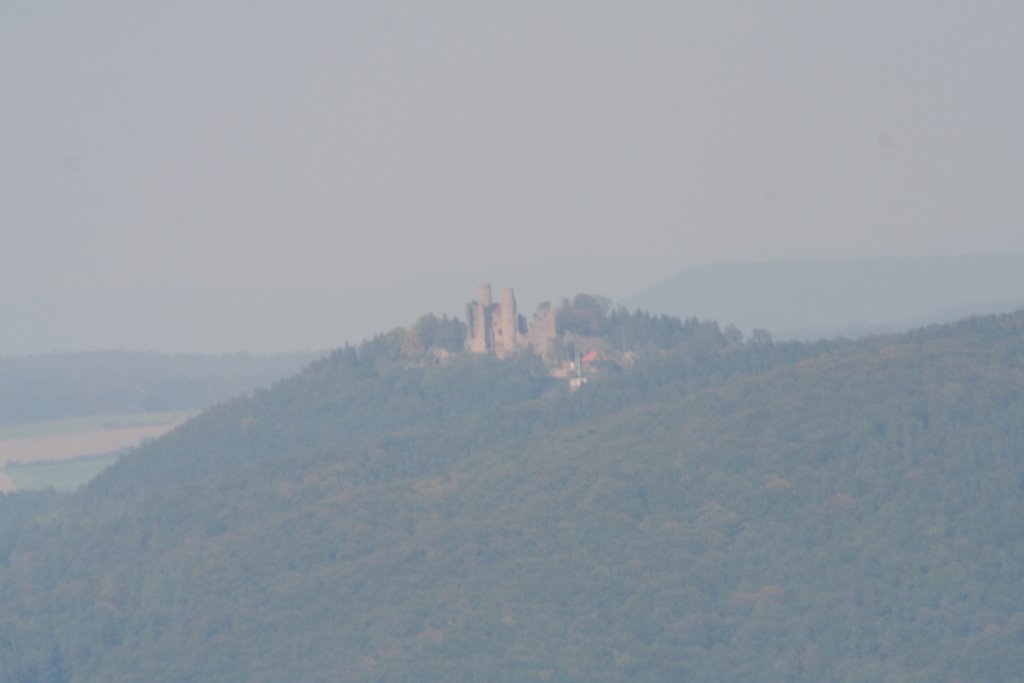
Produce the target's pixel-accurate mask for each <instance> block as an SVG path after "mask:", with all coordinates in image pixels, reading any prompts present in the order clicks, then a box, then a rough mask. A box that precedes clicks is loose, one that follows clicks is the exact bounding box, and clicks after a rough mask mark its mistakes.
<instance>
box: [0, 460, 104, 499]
mask: <svg viewBox="0 0 1024 683" xmlns="http://www.w3.org/2000/svg"><path fill="white" fill-rule="evenodd" d="M117 458H118V455H117V454H113V455H106V456H102V457H97V458H79V459H77V460H68V461H66V462H53V463H34V464H32V465H11V466H9V467H8V468H7V469H6V470H4V473H5V474H6V475H7V476H8V477H9V478H10V479H11V481H13V482H14V485H15V486H17V487H18V490H19V491H31V490H41V489H49V488H54V489H57V490H58V491H73V490H75V489H77V488H78V487H79V486H81V485H82V484H85V483H86V482H88V481H89V480H90V479H92V478H93V477H95V476H96V475H97V474H99V473H100V472H102V471H103V470H105V469H106V468H107V467H109V466H111V465H113V464H114V463H115V462H116V461H117Z"/></svg>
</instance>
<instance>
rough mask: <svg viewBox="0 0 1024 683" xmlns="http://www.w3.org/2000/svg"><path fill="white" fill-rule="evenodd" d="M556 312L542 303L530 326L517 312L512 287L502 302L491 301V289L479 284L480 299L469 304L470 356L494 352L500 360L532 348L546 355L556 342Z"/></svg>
mask: <svg viewBox="0 0 1024 683" xmlns="http://www.w3.org/2000/svg"><path fill="white" fill-rule="evenodd" d="M555 335H556V330H555V310H554V309H553V308H552V307H551V305H550V304H546V303H545V304H541V306H540V307H539V308H538V309H537V312H536V313H534V315H533V320H532V321H531V322H530V323H527V321H526V318H524V317H523V316H521V315H519V313H518V311H517V310H516V296H515V293H514V292H513V291H512V289H511V288H505V289H502V290H501V301H499V302H494V301H493V300H492V299H491V286H490V285H489V284H486V285H480V288H479V289H478V290H477V300H476V301H472V302H470V303H469V304H467V305H466V349H467V350H468V351H470V352H471V353H494V354H496V355H497V356H498V357H499V358H504V357H506V356H510V355H512V354H513V353H515V352H516V351H519V350H521V349H526V348H531V347H532V348H533V350H534V351H536V352H537V354H539V355H540V356H542V357H543V356H546V355H547V354H548V351H549V350H550V348H551V343H552V342H553V341H554V340H555Z"/></svg>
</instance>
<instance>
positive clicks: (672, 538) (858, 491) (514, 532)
mask: <svg viewBox="0 0 1024 683" xmlns="http://www.w3.org/2000/svg"><path fill="white" fill-rule="evenodd" d="M584 303H585V304H586V306H584V308H588V307H590V306H591V305H592V304H593V302H592V301H591V302H584ZM573 305H575V301H574V304H573ZM588 310H590V309H589V308H588ZM591 312H593V311H591ZM560 316H561V313H560ZM561 320H562V319H561V317H560V322H561ZM580 320H582V318H580V319H578V320H577V322H575V323H573V324H574V325H576V324H578V325H580V327H578V328H576V329H577V330H578V333H579V334H584V333H585V334H587V335H589V336H594V335H595V334H596V335H599V336H601V337H602V338H603V339H605V340H606V342H607V344H608V345H610V346H612V345H616V344H618V345H620V346H621V344H622V342H621V338H622V337H623V336H625V337H626V339H627V342H626V345H627V346H628V345H629V344H634V345H635V347H634V348H635V349H636V350H637V359H636V362H635V364H634V365H633V366H632V368H631V369H628V370H627V371H623V372H618V373H607V374H606V375H604V376H598V377H596V378H595V380H594V381H592V382H590V383H588V384H587V385H585V386H584V387H583V388H582V389H580V390H579V391H577V392H575V393H570V392H569V391H568V390H567V387H565V386H564V385H563V383H562V382H560V381H557V380H554V379H552V378H551V377H550V376H549V375H548V373H547V369H546V368H545V367H544V365H543V364H542V363H541V362H540V360H539V359H537V358H536V357H533V356H530V355H524V356H521V357H517V358H512V359H508V360H504V361H499V360H497V359H495V358H493V357H489V356H471V355H468V354H455V355H453V356H451V357H450V358H449V359H448V360H447V361H445V362H438V363H421V362H412V361H410V359H409V358H408V353H403V348H407V347H406V344H407V331H405V330H399V331H396V332H395V333H391V334H388V335H382V336H380V337H378V338H375V339H374V340H371V341H369V342H367V343H365V344H363V345H361V346H359V347H346V348H343V349H339V350H337V351H335V352H334V353H333V354H332V355H330V356H329V357H327V358H325V359H323V360H321V361H318V362H316V363H314V364H312V365H310V366H309V367H308V368H307V369H306V370H305V371H303V372H302V373H301V374H299V375H296V376H295V377H292V378H290V379H288V380H286V381H283V382H280V383H278V384H277V385H275V386H274V387H273V388H271V389H269V390H263V391H259V392H256V393H255V394H254V395H252V396H248V397H242V398H238V399H235V400H233V401H229V402H227V403H225V404H222V405H220V406H218V407H216V408H214V409H212V410H209V411H207V412H205V413H203V414H202V415H200V416H198V417H197V418H195V419H193V420H191V421H190V422H188V423H186V424H185V425H184V426H183V427H181V428H179V429H178V430H176V431H175V432H172V433H171V434H170V435H168V436H167V437H165V438H163V439H161V440H158V441H157V442H155V443H152V444H150V445H147V446H145V447H143V448H140V449H138V450H137V451H135V452H134V453H132V454H131V455H129V456H128V457H126V458H124V459H123V460H122V461H121V462H119V463H118V464H117V465H116V466H114V467H112V468H110V469H109V470H107V471H106V472H105V473H104V474H102V475H101V476H100V477H99V478H98V479H97V480H95V481H94V482H92V483H91V484H90V485H88V486H86V487H85V488H83V489H82V490H80V491H78V492H77V493H75V494H73V495H64V496H56V495H53V494H47V495H40V496H33V497H24V496H20V495H16V496H9V497H7V498H5V499H3V500H2V503H3V505H2V506H0V518H2V520H3V523H2V525H0V681H11V682H14V681H17V682H19V683H24V682H29V681H111V680H162V681H279V680H304V681H306V680H309V681H318V680H323V681H328V680H331V681H333V680H353V681H392V680H489V681H491V680H493V681H501V680H508V681H522V680H580V681H584V680H586V681H600V680H608V681H612V680H650V681H678V680H698V681H716V680H719V681H739V682H743V681H750V682H754V681H757V682H759V683H760V682H769V683H770V682H772V681H814V682H817V681H822V680H835V681H851V682H852V681H886V680H891V681H897V680H907V681H910V680H929V681H932V680H934V681H952V680H986V681H995V680H1014V679H1016V678H1019V676H1020V671H1022V670H1024V654H1022V653H1024V597H1022V593H1021V591H1020V586H1021V585H1022V584H1024V533H1022V532H1024V523H1022V522H1021V520H1022V519H1024V495H1022V494H1024V458H1022V457H1021V444H1024V394H1022V387H1024V383H1022V377H1024V334H1022V333H1024V314H1015V315H1012V316H1001V317H991V318H979V319H971V320H968V321H964V322H963V323H960V324H957V325H953V326H944V327H933V328H928V329H924V330H919V331H917V332H914V333H911V334H907V335H903V336H899V337H877V338H871V339H866V340H862V341H858V342H828V343H825V342H823V343H819V344H815V345H806V344H775V343H772V342H771V340H770V338H765V337H763V336H759V337H758V338H756V339H751V340H749V341H747V342H745V343H744V342H743V340H742V338H739V339H738V338H737V337H736V335H735V334H731V333H723V332H722V331H720V330H719V328H718V326H717V325H715V324H714V323H707V322H699V321H695V320H694V321H679V320H673V319H662V318H656V317H652V316H648V315H646V314H643V313H639V312H637V313H627V312H624V311H621V310H612V309H611V308H610V307H605V308H603V309H602V310H601V311H600V315H596V316H591V317H590V318H587V319H586V322H585V323H584V322H580ZM429 325H434V323H432V322H431V323H426V324H425V326H429ZM414 329H415V328H414ZM416 333H417V335H418V340H419V341H420V342H421V343H422V342H423V340H424V339H425V338H427V336H428V335H427V333H423V334H422V335H421V333H420V331H419V330H417V332H416Z"/></svg>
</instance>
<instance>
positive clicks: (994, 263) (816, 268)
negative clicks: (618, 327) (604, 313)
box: [621, 255, 1024, 340]
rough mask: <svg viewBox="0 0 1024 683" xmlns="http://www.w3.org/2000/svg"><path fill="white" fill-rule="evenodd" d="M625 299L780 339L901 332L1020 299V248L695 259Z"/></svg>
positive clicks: (1014, 304)
mask: <svg viewBox="0 0 1024 683" xmlns="http://www.w3.org/2000/svg"><path fill="white" fill-rule="evenodd" d="M621 303H622V304H623V305H625V306H626V307H627V308H629V309H633V308H635V307H639V308H642V309H645V310H649V311H651V312H654V313H664V314H666V315H671V316H678V317H683V318H686V317H690V316H695V317H698V318H702V319H712V320H717V321H718V322H719V323H721V324H723V325H724V324H729V323H732V324H735V325H736V326H737V327H739V328H740V329H741V330H743V331H745V332H749V331H750V330H752V329H756V328H761V329H767V330H769V331H771V332H772V334H773V335H774V336H775V338H777V339H803V340H809V339H816V338H828V337H835V336H845V337H857V336H861V335H864V334H871V333H887V332H900V331H903V330H907V329H911V328H913V327H917V326H920V325H926V324H931V323H943V322H951V321H953V320H956V319H959V318H963V317H966V316H968V315H978V314H981V315H984V314H992V313H1004V312H1009V311H1012V310H1016V309H1018V308H1021V307H1024V255H1005V256H945V257H930V258H862V259H850V260H839V261H768V262H762V263H734V264H720V265H707V266H695V267H693V268H689V269H687V270H685V271H683V272H682V273H680V274H679V275H677V276H676V277H674V278H672V279H670V280H667V281H666V282H663V283H660V284H657V285H654V286H652V287H648V288H647V289H644V290H642V291H639V292H637V293H636V294H633V295H631V296H629V297H627V298H626V299H624V300H623V301H622V302H621Z"/></svg>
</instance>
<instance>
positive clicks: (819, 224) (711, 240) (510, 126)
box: [0, 0, 1024, 353]
mask: <svg viewBox="0 0 1024 683" xmlns="http://www.w3.org/2000/svg"><path fill="white" fill-rule="evenodd" d="M1021 36H1024V3H1020V2H1015V1H1014V2H976V3H966V2H939V1H936V0H929V1H927V2H909V1H905V2H845V3H822V2H783V3H765V2H744V3H726V2H706V3H696V2H677V1H673V2H665V3H653V2H647V3H633V2H630V3H626V2H616V3H604V2H522V1H516V2H506V3H487V2H460V3H454V2H453V3H447V2H409V3H390V2H313V1H312V0H310V1H309V2H291V3H285V2H277V3H271V2H244V3H243V2H228V1H218V2H163V3H138V2H118V3H115V2H102V1H100V2H89V3H82V2H57V1H55V2H37V1H35V0H27V1H24V2H21V1H18V0H6V1H5V2H3V3H2V4H0V353H18V352H33V351H49V350H62V349H75V348H109V347H116V346H124V347H130V348H152V349H159V350H167V351H185V350H190V351H226V350H236V349H251V350H258V351H264V350H275V349H311V348H322V347H326V346H333V345H337V344H340V343H342V342H343V341H345V340H346V339H352V340H358V339H359V338H361V337H362V336H364V335H367V334H370V333H373V332H375V331H381V330H383V329H385V328H387V327H389V326H392V325H396V324H401V323H408V322H411V319H412V318H414V317H415V315H416V314H418V313H420V312H423V311H426V310H434V311H436V312H452V313H460V312H461V308H462V306H463V304H465V302H466V301H467V300H469V299H470V298H472V297H473V295H474V292H475V289H476V285H477V284H478V282H479V281H480V280H482V279H484V278H487V279H490V280H492V281H493V282H494V285H495V286H496V287H499V286H506V285H514V286H516V289H517V293H518V295H519V298H520V301H521V302H522V303H523V304H524V305H526V306H532V305H533V304H534V303H536V302H537V301H539V300H541V299H545V298H556V297H560V296H563V295H569V294H572V293H574V292H576V291H580V290H586V291H593V292H597V293H602V294H605V295H608V296H610V297H613V298H618V297H623V296H625V295H627V294H630V293H631V292H633V291H635V290H637V289H640V288H642V287H645V286H647V285H650V284H653V283H655V282H657V281H659V280H663V279H666V278H668V277H669V276H671V275H674V274H675V273H677V272H679V271H681V270H683V269H684V268H686V267H687V266H690V265H695V264H702V263H711V262H723V261H743V260H759V261H760V260H769V259H777V258H839V257H844V256H891V255H904V256H909V255H932V254H960V253H1006V252H1022V251H1024V188H1022V187H1021V185H1022V180H1024V134H1022V132H1021V122H1022V121H1024V68H1022V65H1024V40H1022V39H1021Z"/></svg>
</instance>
